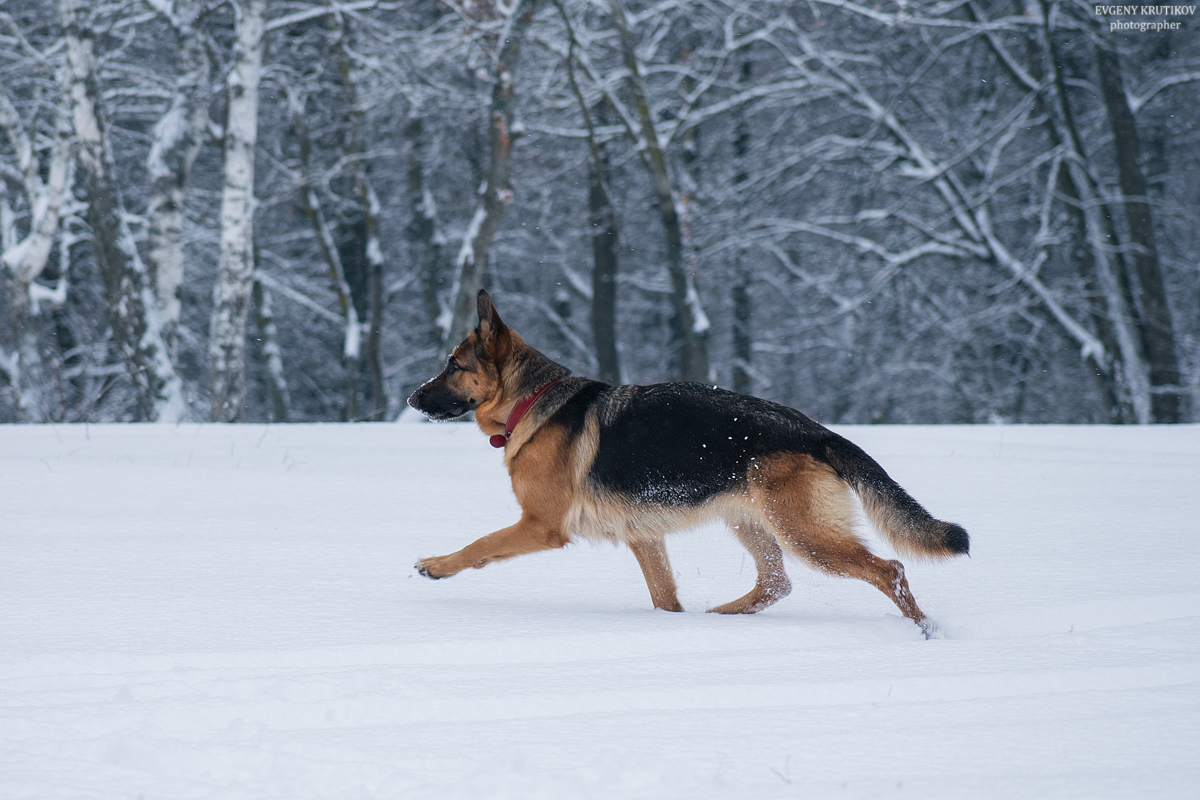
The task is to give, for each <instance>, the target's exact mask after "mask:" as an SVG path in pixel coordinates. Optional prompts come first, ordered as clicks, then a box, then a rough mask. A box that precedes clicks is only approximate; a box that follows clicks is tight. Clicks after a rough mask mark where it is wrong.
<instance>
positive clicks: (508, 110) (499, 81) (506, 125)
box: [442, 0, 538, 352]
mask: <svg viewBox="0 0 1200 800" xmlns="http://www.w3.org/2000/svg"><path fill="white" fill-rule="evenodd" d="M537 6H538V0H514V2H513V5H512V7H511V9H510V10H509V11H508V16H507V18H506V19H505V22H504V29H503V32H502V33H501V34H500V42H499V47H498V49H497V50H496V57H495V61H494V65H493V80H492V101H491V106H490V108H489V110H488V168H487V177H486V178H485V179H484V183H483V186H481V187H480V189H479V197H478V200H477V201H476V205H475V213H474V215H473V216H472V217H471V222H470V224H469V225H468V226H467V230H466V233H465V234H464V235H463V243H462V247H461V248H460V249H459V252H458V256H457V258H455V261H454V288H453V290H452V291H451V297H452V298H453V299H452V301H451V306H450V314H449V315H448V316H447V317H445V318H444V322H443V325H442V349H443V350H445V351H446V352H449V348H450V347H452V346H453V345H454V343H456V342H457V341H459V340H460V339H462V338H463V337H464V336H466V334H467V333H468V332H469V331H470V329H471V327H473V323H472V320H473V318H474V317H473V315H474V313H475V295H476V294H478V292H479V288H480V286H482V284H483V270H484V267H485V266H486V265H487V257H488V250H489V248H490V247H491V245H492V239H493V238H495V236H496V231H497V230H499V228H500V220H501V219H502V218H503V216H504V210H505V208H507V207H508V204H509V203H511V202H512V199H513V188H512V148H513V144H514V143H515V142H516V140H517V138H518V137H519V136H520V134H521V129H520V128H519V127H517V126H516V125H515V124H514V121H513V120H514V113H513V112H514V105H515V100H516V92H515V89H516V72H517V66H518V64H519V62H520V57H521V44H522V40H523V39H524V36H525V31H526V30H527V29H528V28H529V26H530V24H531V23H532V22H533V15H534V13H535V12H536V10H537Z"/></svg>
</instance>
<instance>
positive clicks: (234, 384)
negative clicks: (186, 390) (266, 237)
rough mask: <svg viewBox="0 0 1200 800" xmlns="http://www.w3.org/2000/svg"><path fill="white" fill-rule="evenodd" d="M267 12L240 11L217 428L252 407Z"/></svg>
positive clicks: (216, 290) (215, 373) (225, 211)
mask: <svg viewBox="0 0 1200 800" xmlns="http://www.w3.org/2000/svg"><path fill="white" fill-rule="evenodd" d="M266 7H267V0H245V2H244V3H241V4H238V5H235V7H234V8H235V9H236V13H237V43H236V45H235V47H234V63H233V68H232V69H231V70H230V71H229V78H228V85H229V109H228V113H227V119H226V122H225V147H224V150H225V186H224V190H223V192H222V195H221V257H220V264H219V266H218V268H217V282H216V285H215V286H214V287H213V313H212V320H211V322H210V324H209V338H208V355H209V369H210V372H211V378H212V420H213V422H236V421H240V420H241V419H243V416H244V414H245V407H246V321H247V317H248V315H249V312H250V287H251V279H252V277H253V275H254V151H255V147H256V145H257V141H258V86H259V81H260V80H261V78H262V61H263V52H264V50H265V49H266V29H265V26H264V15H265V14H266Z"/></svg>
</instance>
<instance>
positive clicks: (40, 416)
mask: <svg viewBox="0 0 1200 800" xmlns="http://www.w3.org/2000/svg"><path fill="white" fill-rule="evenodd" d="M58 72H59V80H58V83H59V85H60V87H61V88H63V89H65V88H66V73H65V70H62V69H60V70H59V71H58ZM61 97H62V99H61V100H60V101H59V103H58V108H57V110H56V113H55V127H54V137H53V145H52V146H51V148H50V149H49V152H39V150H38V149H37V148H36V147H35V144H34V141H35V137H36V134H34V135H31V132H30V130H29V129H28V128H27V126H26V124H25V122H24V120H22V119H21V116H20V114H19V113H18V112H17V109H16V107H15V106H14V105H13V103H12V99H11V97H10V95H9V92H8V90H7V88H6V87H5V86H4V85H3V83H0V127H3V128H4V131H5V133H6V134H7V137H8V140H9V144H10V146H11V147H12V149H13V151H14V153H15V154H16V156H17V165H16V166H17V172H18V174H19V175H20V178H21V183H22V185H23V188H24V194H25V196H24V198H23V199H24V203H25V206H26V207H27V208H28V209H29V210H30V220H29V226H28V230H27V232H26V233H25V235H24V236H21V235H20V234H19V233H18V232H17V230H16V227H15V225H14V221H13V211H12V207H11V204H10V202H9V199H8V197H7V192H5V196H4V197H3V198H0V202H2V203H3V206H2V207H0V217H3V219H2V220H0V229H2V236H0V238H2V240H3V243H2V245H0V247H2V250H3V252H2V253H0V261H3V264H4V267H5V269H6V270H7V271H8V274H9V283H8V300H9V306H10V311H11V314H12V325H13V338H14V340H15V341H16V351H15V352H14V353H13V354H12V355H11V356H8V357H3V354H2V353H0V361H3V365H2V366H3V369H4V372H5V373H6V374H7V377H8V381H9V383H10V384H11V385H12V386H13V389H14V394H15V398H16V406H17V412H18V414H19V415H20V418H22V419H23V420H25V421H28V422H43V421H45V420H46V411H47V409H46V408H45V406H44V404H43V399H42V397H41V390H42V387H43V386H44V385H45V384H46V382H47V376H46V374H45V370H44V367H43V363H42V356H41V352H40V350H39V344H38V339H39V337H38V333H39V326H38V325H36V324H35V320H34V319H31V316H32V314H31V312H32V311H33V309H34V308H36V307H37V300H38V298H39V296H42V297H45V295H46V294H47V292H46V290H45V289H44V288H43V287H41V286H40V285H39V284H37V283H35V281H36V280H37V278H38V277H39V276H40V275H41V274H42V271H43V270H44V269H45V268H46V264H47V263H48V262H49V260H50V255H51V250H52V247H53V244H54V236H55V233H56V231H57V230H58V224H59V216H60V213H61V211H62V208H63V204H64V202H66V201H67V200H68V199H69V190H70V175H71V166H72V163H71V118H70V106H69V102H68V101H69V96H68V95H67V94H66V93H65V92H63V93H62V95H61ZM46 162H48V164H47V163H46ZM43 174H45V175H46V176H47V177H46V179H45V180H43V178H42V175H43ZM5 185H6V186H7V182H6V184H5ZM60 285H61V286H62V288H63V289H64V290H65V288H66V287H65V281H64V280H62V279H60Z"/></svg>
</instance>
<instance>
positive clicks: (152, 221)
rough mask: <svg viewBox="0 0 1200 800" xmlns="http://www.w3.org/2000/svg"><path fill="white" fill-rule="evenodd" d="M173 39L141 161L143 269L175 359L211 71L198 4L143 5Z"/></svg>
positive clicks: (174, 0) (188, 0)
mask: <svg viewBox="0 0 1200 800" xmlns="http://www.w3.org/2000/svg"><path fill="white" fill-rule="evenodd" d="M146 2H147V3H148V4H149V5H150V6H151V7H152V8H154V10H155V11H157V12H158V14H159V15H160V16H161V17H162V18H163V19H164V20H165V21H166V22H167V24H168V25H169V27H170V29H171V32H172V33H173V34H174V39H175V41H174V45H175V52H176V54H177V58H178V61H179V76H178V77H177V78H176V80H175V86H174V91H173V92H172V97H171V103H170V106H169V107H168V108H167V111H166V112H165V113H164V114H163V115H162V117H161V118H160V119H159V120H158V122H157V123H156V124H155V126H154V131H153V143H152V144H151V146H150V152H149V154H148V156H147V157H146V172H147V174H148V176H149V182H150V186H149V200H148V201H147V204H146V205H147V207H146V221H147V250H146V266H147V268H148V269H149V271H150V278H151V281H152V282H153V285H154V293H155V296H156V297H157V300H158V306H159V314H160V316H161V319H162V337H163V340H164V342H165V344H166V347H167V350H168V352H169V353H170V354H171V355H172V358H173V357H174V352H175V342H176V337H177V334H178V327H179V316H180V290H181V287H182V285H183V279H184V268H185V261H184V252H183V196H184V186H185V184H186V182H187V177H188V173H189V172H190V171H191V168H192V164H193V163H194V162H195V160H196V155H197V154H198V153H199V150H200V145H201V143H202V142H203V141H204V138H205V137H206V136H207V135H208V128H209V118H208V100H209V81H210V72H211V65H210V63H209V56H208V49H207V43H206V41H205V36H204V31H203V30H202V28H201V25H200V21H201V16H202V15H203V14H204V12H205V10H206V7H207V3H205V2H202V0H146Z"/></svg>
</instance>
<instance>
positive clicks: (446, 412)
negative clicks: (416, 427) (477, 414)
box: [408, 389, 472, 422]
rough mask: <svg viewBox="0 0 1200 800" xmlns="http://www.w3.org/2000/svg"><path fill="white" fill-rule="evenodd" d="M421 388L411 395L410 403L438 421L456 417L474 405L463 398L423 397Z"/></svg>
mask: <svg viewBox="0 0 1200 800" xmlns="http://www.w3.org/2000/svg"><path fill="white" fill-rule="evenodd" d="M420 394H421V390H420V389H418V390H417V391H415V392H413V393H412V394H411V395H409V398H408V404H409V405H410V406H412V407H413V408H415V409H416V410H417V411H420V412H421V413H422V414H424V415H425V416H426V417H428V418H429V419H431V420H435V421H437V422H444V421H445V420H450V419H456V418H458V417H461V416H462V415H463V414H466V413H467V412H468V411H470V410H471V408H472V405H471V404H470V403H468V402H466V401H462V400H452V401H449V402H446V401H442V402H437V401H435V400H432V399H431V398H429V397H421V396H419V395H420Z"/></svg>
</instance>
